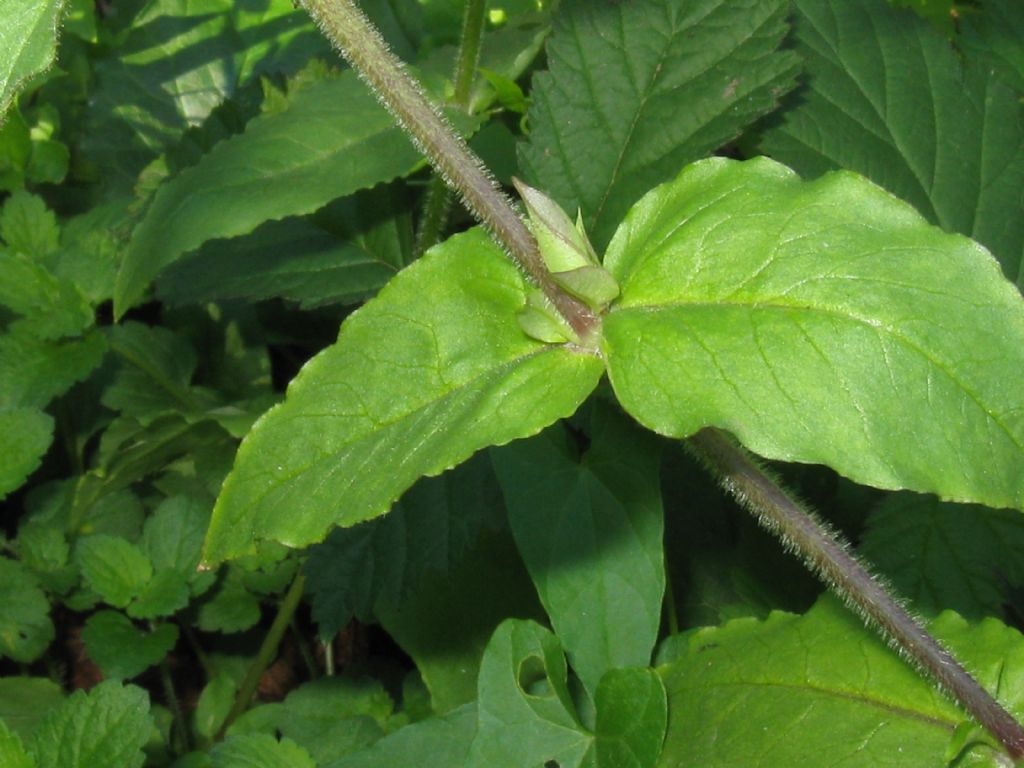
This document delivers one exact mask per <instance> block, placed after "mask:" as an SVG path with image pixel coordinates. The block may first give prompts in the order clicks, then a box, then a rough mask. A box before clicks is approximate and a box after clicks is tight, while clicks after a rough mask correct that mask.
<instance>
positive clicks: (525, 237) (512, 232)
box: [301, 0, 599, 339]
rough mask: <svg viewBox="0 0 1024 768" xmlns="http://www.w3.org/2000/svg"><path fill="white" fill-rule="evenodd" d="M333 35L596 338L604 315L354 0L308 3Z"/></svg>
mask: <svg viewBox="0 0 1024 768" xmlns="http://www.w3.org/2000/svg"><path fill="white" fill-rule="evenodd" d="M301 1H302V5H303V6H304V7H305V8H306V10H307V11H308V12H309V14H310V15H311V16H312V17H313V19H314V20H315V21H316V23H317V25H318V26H319V27H320V29H321V30H322V31H323V33H324V35H326V37H327V39H328V40H330V41H331V42H332V43H334V45H335V46H337V47H338V48H339V50H340V51H341V54H342V55H343V56H344V57H345V59H346V60H347V61H348V62H349V63H350V64H351V65H352V67H353V68H354V69H355V70H356V71H357V72H358V73H359V75H360V76H361V77H362V78H363V80H365V81H366V82H367V83H368V84H369V86H370V87H371V88H372V90H373V92H374V94H376V96H377V98H378V99H379V100H380V102H381V103H382V104H383V105H384V106H385V107H386V108H387V110H388V111H389V112H391V114H392V115H393V116H394V118H395V119H396V120H397V121H398V123H399V124H400V125H401V126H402V128H403V129H404V130H405V132H406V134H407V135H408V136H409V137H410V138H411V139H412V140H413V142H414V143H415V144H416V146H417V147H418V148H419V149H420V151H422V152H423V154H424V155H426V157H427V159H429V160H430V163H431V164H432V165H433V166H434V168H435V169H436V170H437V172H438V173H439V174H441V176H442V177H443V178H444V179H445V181H447V182H448V184H449V185H450V186H452V187H453V188H454V189H455V190H456V191H457V192H458V193H459V194H460V195H461V196H462V200H463V202H464V203H465V205H466V207H467V208H468V209H469V210H470V211H472V212H473V213H474V214H475V215H476V217H477V218H478V219H479V220H480V221H481V222H483V224H484V225H485V226H486V227H487V228H488V229H489V230H490V232H491V234H492V235H493V236H494V237H495V239H496V240H497V241H498V243H499V244H500V245H501V246H502V247H503V248H504V249H505V250H506V251H507V252H508V254H509V256H511V257H512V259H513V260H514V261H515V262H516V263H517V264H518V265H519V267H520V268H521V269H522V270H523V271H524V272H525V273H526V274H527V275H528V276H529V277H530V278H531V279H532V280H533V281H534V283H536V285H537V287H538V288H540V289H541V291H543V293H544V295H545V296H547V298H548V299H549V300H550V301H551V303H552V304H553V305H554V306H555V308H556V309H557V310H558V312H559V313H560V314H561V315H562V316H563V317H564V318H565V319H566V321H567V322H568V323H569V325H571V326H572V328H573V330H574V331H576V333H577V335H578V336H579V337H580V338H581V339H587V338H590V337H592V335H593V332H594V331H595V329H596V328H597V326H598V323H599V321H598V318H597V316H596V315H595V314H594V313H593V312H591V311H590V308H589V307H587V306H586V304H584V303H583V302H581V301H579V300H577V299H575V298H573V297H572V296H570V295H569V294H567V293H566V292H564V291H563V290H562V289H561V288H559V286H558V285H557V284H556V283H555V282H554V280H552V278H551V274H550V273H549V272H548V270H547V268H546V267H545V266H544V262H543V260H542V259H541V257H540V252H539V251H538V249H537V243H536V241H535V240H534V238H533V235H532V234H531V233H530V230H529V229H528V228H527V227H526V224H525V223H524V222H523V220H522V219H521V218H520V217H519V214H517V213H516V211H515V208H514V207H513V206H512V203H511V202H510V201H509V199H508V197H506V196H505V193H504V192H502V191H501V188H500V187H499V186H498V183H497V182H496V181H495V180H494V178H493V177H492V176H491V175H490V174H489V173H488V172H487V171H486V170H485V169H484V165H483V162H482V161H481V160H480V158H478V157H477V156H476V155H475V154H474V153H473V152H472V150H470V148H469V147H468V146H467V144H466V142H465V141H463V139H462V137H461V136H459V134H458V133H456V131H455V130H454V129H453V128H452V126H451V124H450V123H449V122H448V121H447V120H446V119H445V117H444V115H443V114H442V113H441V112H440V110H439V109H438V108H437V107H436V106H434V105H433V104H432V103H431V102H430V101H429V100H428V99H427V97H426V95H425V94H424V93H423V90H422V89H421V88H420V86H419V84H418V83H417V82H416V80H415V79H414V78H413V77H412V76H411V75H410V74H409V73H408V71H406V68H405V66H404V65H403V64H402V62H401V61H400V60H399V59H398V58H397V57H396V56H395V55H394V54H393V53H391V51H390V50H389V49H388V47H387V45H386V44H385V42H384V40H383V39H382V38H381V36H380V33H378V32H377V30H376V29H375V28H374V27H373V25H372V24H371V23H370V22H369V20H368V19H367V18H366V16H364V15H363V13H362V11H360V10H359V8H358V7H357V6H356V4H355V3H354V2H352V0H301Z"/></svg>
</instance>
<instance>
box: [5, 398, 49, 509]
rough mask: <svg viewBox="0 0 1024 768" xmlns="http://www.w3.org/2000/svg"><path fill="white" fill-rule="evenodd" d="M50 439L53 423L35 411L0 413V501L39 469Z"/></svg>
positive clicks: (29, 409)
mask: <svg viewBox="0 0 1024 768" xmlns="http://www.w3.org/2000/svg"><path fill="white" fill-rule="evenodd" d="M52 439H53V419H52V418H51V417H50V416H49V414H46V413H43V412H42V411H39V410H36V409H35V408H14V409H11V410H6V409H0V499H2V498H4V497H5V496H6V495H7V494H8V493H10V492H11V491H13V490H14V489H15V488H17V487H19V486H20V485H21V484H22V483H23V482H24V481H25V478H26V477H28V476H29V474H31V472H32V471H33V470H34V469H35V468H36V467H38V466H39V462H41V461H42V460H43V454H45V453H46V449H47V448H49V447H50V441H51V440H52Z"/></svg>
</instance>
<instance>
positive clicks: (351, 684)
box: [280, 677, 394, 765]
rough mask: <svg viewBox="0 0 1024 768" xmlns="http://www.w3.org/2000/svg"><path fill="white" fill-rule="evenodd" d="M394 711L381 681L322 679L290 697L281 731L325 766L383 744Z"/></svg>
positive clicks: (302, 687)
mask: <svg viewBox="0 0 1024 768" xmlns="http://www.w3.org/2000/svg"><path fill="white" fill-rule="evenodd" d="M393 709H394V704H393V702H392V701H391V697H390V696H389V695H388V693H387V691H385V690H384V687H383V686H382V685H381V684H380V682H379V681H377V680H373V679H371V678H362V679H359V680H351V679H347V678H343V677H328V678H321V679H319V680H314V681H313V682H310V683H306V684H305V685H303V686H301V687H299V688H297V689H295V690H294V691H292V692H291V693H289V694H288V697H287V698H286V699H285V701H284V712H283V716H282V718H281V721H280V730H281V734H282V735H283V736H286V737H288V738H289V739H292V740H293V741H294V742H295V743H296V744H299V745H300V746H302V747H303V748H304V749H306V750H307V751H308V752H309V754H310V756H311V757H312V758H313V760H314V761H316V764H317V765H325V764H327V763H329V762H331V761H332V760H336V759H338V758H340V757H342V756H343V755H346V754H349V753H352V752H356V751H357V750H359V749H361V748H363V747H367V746H369V745H370V744H373V743H374V742H375V741H377V740H378V739H380V738H381V737H382V736H383V735H384V727H383V726H384V725H385V724H386V723H387V720H388V718H389V717H390V716H391V713H392V710H393Z"/></svg>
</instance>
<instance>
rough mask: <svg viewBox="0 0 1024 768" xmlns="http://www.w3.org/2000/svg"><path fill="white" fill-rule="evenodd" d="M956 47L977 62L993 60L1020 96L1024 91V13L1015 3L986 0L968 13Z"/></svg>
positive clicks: (1003, 0) (1002, 0)
mask: <svg viewBox="0 0 1024 768" xmlns="http://www.w3.org/2000/svg"><path fill="white" fill-rule="evenodd" d="M961 24H962V25H963V32H962V34H961V35H960V36H959V37H958V38H957V44H958V45H959V47H960V48H962V49H963V50H964V51H966V52H967V54H968V55H969V56H970V57H971V58H973V59H975V60H978V61H991V62H993V63H995V65H996V66H997V67H998V68H999V72H1000V74H1001V75H1002V76H1003V77H1005V78H1006V80H1007V82H1008V83H1009V84H1010V85H1012V86H1013V87H1014V88H1015V89H1016V90H1017V92H1018V93H1020V92H1024V42H1022V41H1024V14H1022V13H1021V9H1020V5H1019V4H1018V3H1016V2H1014V0H985V4H984V6H983V7H982V9H981V12H980V13H969V14H965V15H964V17H963V19H962V20H961Z"/></svg>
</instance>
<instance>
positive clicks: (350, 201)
mask: <svg viewBox="0 0 1024 768" xmlns="http://www.w3.org/2000/svg"><path fill="white" fill-rule="evenodd" d="M396 197H397V196H396V195H394V194H391V193H390V192H389V190H387V189H385V190H383V191H382V190H381V189H380V188H375V189H373V190H369V191H363V192H361V193H358V194H356V195H355V196H353V197H351V198H347V199H345V200H342V201H338V202H336V203H334V204H332V205H330V206H328V208H327V209H326V210H327V211H330V213H331V214H332V219H334V217H337V218H341V219H342V220H343V223H344V226H342V227H340V228H339V229H340V230H341V231H336V229H335V228H332V231H330V232H328V231H327V230H326V229H325V228H324V227H322V226H321V225H319V224H318V223H317V221H315V220H314V218H290V219H285V220H284V221H271V222H267V223H266V224H263V225H261V226H260V227H259V228H257V229H256V230H255V231H254V232H253V233H252V234H251V235H246V236H244V237H236V238H232V239H231V240H227V241H220V240H218V241H213V242H210V243H207V244H206V245H204V246H203V247H202V248H200V249H199V251H198V252H197V253H196V254H195V255H194V256H193V257H191V258H187V259H184V260H182V261H180V262H178V263H176V264H174V265H173V266H172V267H170V268H169V269H168V270H167V271H166V272H165V273H164V274H163V275H162V276H161V278H160V279H159V281H158V282H157V295H158V296H159V297H160V298H161V299H163V300H166V301H169V302H171V303H173V304H192V303H199V302H206V301H224V300H227V299H250V300H260V299H267V298H271V297H274V296H280V297H283V298H285V299H290V300H292V301H297V302H299V305H300V306H301V307H302V308H303V309H311V308H313V307H318V306H321V305H324V304H332V303H351V302H353V301H359V300H362V299H364V298H366V297H367V296H371V295H373V294H374V293H376V292H377V290H378V289H379V288H380V287H381V286H382V285H384V283H386V282H387V281H388V279H389V278H391V277H392V276H394V274H395V273H396V272H397V271H398V270H399V269H400V268H401V267H402V265H403V264H404V263H405V260H406V259H405V254H406V253H408V251H409V250H410V244H409V240H410V239H411V228H410V224H409V219H408V216H407V215H405V214H403V213H401V207H400V206H399V201H398V200H396V199H394V198H396ZM315 219H319V216H317V217H315ZM336 220H337V219H334V220H333V221H332V222H331V223H332V224H333V223H334V221H336Z"/></svg>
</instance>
